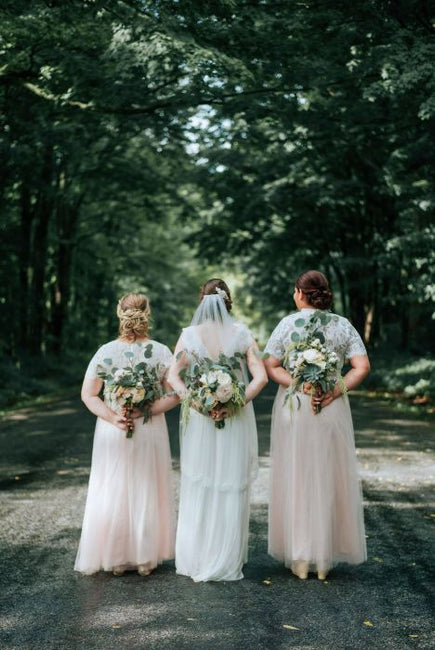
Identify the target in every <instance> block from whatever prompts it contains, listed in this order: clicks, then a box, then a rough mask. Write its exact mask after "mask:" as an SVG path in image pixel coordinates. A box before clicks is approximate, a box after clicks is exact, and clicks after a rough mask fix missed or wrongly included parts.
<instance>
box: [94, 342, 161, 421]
mask: <svg viewBox="0 0 435 650" xmlns="http://www.w3.org/2000/svg"><path fill="white" fill-rule="evenodd" d="M149 345H151V346H152V347H151V356H149V357H145V355H144V353H145V349H146V348H147V346H149ZM126 352H127V353H132V354H133V357H126V356H125V353H126ZM141 361H144V362H145V363H146V364H148V365H149V366H152V367H155V366H158V376H159V378H160V381H163V379H164V378H165V375H166V373H167V371H168V368H169V366H170V365H171V362H172V352H171V351H170V349H169V348H168V347H167V346H166V345H163V343H159V342H158V341H153V340H149V341H136V342H135V343H126V342H124V341H119V340H118V339H116V340H115V341H110V342H109V343H105V344H104V345H102V346H101V347H100V348H99V349H98V350H97V352H96V353H95V354H94V356H93V357H92V359H91V361H90V362H89V365H88V368H87V370H86V374H85V378H86V379H96V378H98V372H99V371H100V370H103V371H107V370H109V369H110V368H111V367H112V368H113V367H116V368H127V367H130V366H131V365H133V366H135V365H136V364H137V363H139V362H141ZM104 401H105V402H106V403H107V404H108V405H109V406H110V408H112V409H114V410H116V409H115V406H116V405H115V404H114V403H112V401H113V400H111V399H110V394H109V393H108V392H107V391H104Z"/></svg>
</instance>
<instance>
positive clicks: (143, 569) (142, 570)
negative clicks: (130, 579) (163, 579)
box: [137, 562, 153, 576]
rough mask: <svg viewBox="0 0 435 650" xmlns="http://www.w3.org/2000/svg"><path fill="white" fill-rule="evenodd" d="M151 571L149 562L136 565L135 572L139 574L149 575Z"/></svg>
mask: <svg viewBox="0 0 435 650" xmlns="http://www.w3.org/2000/svg"><path fill="white" fill-rule="evenodd" d="M152 571H153V568H152V566H151V564H150V563H149V562H148V563H147V564H139V565H138V567H137V572H138V574H139V575H140V576H149V574H150V573H152Z"/></svg>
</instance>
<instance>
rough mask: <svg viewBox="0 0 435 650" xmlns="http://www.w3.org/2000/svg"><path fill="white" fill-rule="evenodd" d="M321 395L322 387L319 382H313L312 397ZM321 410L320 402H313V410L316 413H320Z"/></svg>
mask: <svg viewBox="0 0 435 650" xmlns="http://www.w3.org/2000/svg"><path fill="white" fill-rule="evenodd" d="M322 395H323V390H322V387H321V386H320V385H319V384H315V385H314V391H313V395H312V397H322ZM321 410H322V405H321V404H318V403H316V404H314V412H315V413H316V415H317V414H318V413H320V411H321Z"/></svg>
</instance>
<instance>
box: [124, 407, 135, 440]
mask: <svg viewBox="0 0 435 650" xmlns="http://www.w3.org/2000/svg"><path fill="white" fill-rule="evenodd" d="M132 412H133V409H132V407H131V406H127V408H126V410H125V417H126V418H127V420H129V419H130V418H131V414H132ZM133 433H134V424H128V425H127V433H126V436H125V437H126V438H133Z"/></svg>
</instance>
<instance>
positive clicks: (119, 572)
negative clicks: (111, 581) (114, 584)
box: [112, 566, 125, 576]
mask: <svg viewBox="0 0 435 650" xmlns="http://www.w3.org/2000/svg"><path fill="white" fill-rule="evenodd" d="M124 571H125V569H124V567H123V566H114V567H113V569H112V573H113V575H114V576H123V575H124Z"/></svg>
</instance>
